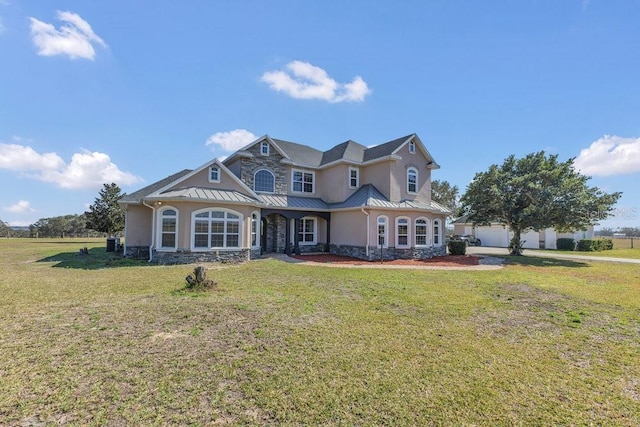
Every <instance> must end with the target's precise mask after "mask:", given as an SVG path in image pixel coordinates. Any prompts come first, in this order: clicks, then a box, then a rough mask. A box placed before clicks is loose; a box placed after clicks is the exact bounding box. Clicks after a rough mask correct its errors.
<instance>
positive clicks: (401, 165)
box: [390, 144, 431, 202]
mask: <svg viewBox="0 0 640 427" xmlns="http://www.w3.org/2000/svg"><path fill="white" fill-rule="evenodd" d="M397 154H398V155H399V156H401V157H402V160H399V161H395V162H393V163H391V168H390V179H391V188H392V189H393V190H392V195H391V196H392V197H393V199H392V201H396V202H397V201H399V200H406V199H408V200H415V199H419V200H431V169H428V168H427V166H426V165H427V161H428V160H427V158H426V157H425V156H424V154H422V151H420V150H419V149H418V148H417V147H416V152H415V153H413V154H412V153H410V152H409V144H406V145H405V146H404V147H402V148H401V149H400V151H398V153H397ZM410 167H414V168H416V169H417V170H418V192H417V193H415V194H414V193H408V192H407V169H408V168H410Z"/></svg>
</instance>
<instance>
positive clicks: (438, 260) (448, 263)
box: [291, 254, 482, 267]
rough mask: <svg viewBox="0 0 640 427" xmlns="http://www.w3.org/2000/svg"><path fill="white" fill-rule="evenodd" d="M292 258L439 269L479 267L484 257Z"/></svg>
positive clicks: (335, 256)
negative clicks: (426, 266) (392, 258)
mask: <svg viewBox="0 0 640 427" xmlns="http://www.w3.org/2000/svg"><path fill="white" fill-rule="evenodd" d="M291 257H292V258H295V259H299V260H301V261H310V262H320V263H331V264H347V265H374V264H375V265H379V264H387V265H415V266H425V265H428V266H439V267H457V266H464V265H479V263H480V259H482V257H479V256H473V255H445V256H440V257H435V258H430V259H424V260H419V259H394V260H385V261H365V260H362V259H359V258H352V257H348V256H343V255H332V254H317V255H291Z"/></svg>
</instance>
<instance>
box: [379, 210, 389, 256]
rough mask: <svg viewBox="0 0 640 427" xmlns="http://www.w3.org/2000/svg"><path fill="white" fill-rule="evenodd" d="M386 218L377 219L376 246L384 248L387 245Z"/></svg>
mask: <svg viewBox="0 0 640 427" xmlns="http://www.w3.org/2000/svg"><path fill="white" fill-rule="evenodd" d="M387 236H388V230H387V217H386V216H379V217H378V246H379V247H383V248H386V247H387V246H388V245H389V244H388V238H387Z"/></svg>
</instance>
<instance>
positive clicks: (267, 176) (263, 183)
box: [253, 169, 275, 193]
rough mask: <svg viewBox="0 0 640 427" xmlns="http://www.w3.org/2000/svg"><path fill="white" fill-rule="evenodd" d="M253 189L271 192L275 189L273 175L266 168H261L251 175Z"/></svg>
mask: <svg viewBox="0 0 640 427" xmlns="http://www.w3.org/2000/svg"><path fill="white" fill-rule="evenodd" d="M253 190H254V191H259V192H262V193H273V192H274V191H275V177H274V176H273V174H272V173H271V172H270V171H268V170H266V169H261V170H259V171H258V172H256V174H255V175H254V176H253Z"/></svg>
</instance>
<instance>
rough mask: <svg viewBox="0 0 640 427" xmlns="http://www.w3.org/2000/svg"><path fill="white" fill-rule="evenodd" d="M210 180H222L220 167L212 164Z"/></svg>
mask: <svg viewBox="0 0 640 427" xmlns="http://www.w3.org/2000/svg"><path fill="white" fill-rule="evenodd" d="M209 182H220V168H219V167H218V166H211V168H210V169H209Z"/></svg>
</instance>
